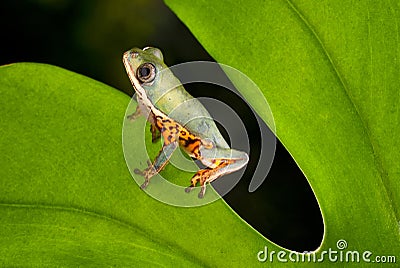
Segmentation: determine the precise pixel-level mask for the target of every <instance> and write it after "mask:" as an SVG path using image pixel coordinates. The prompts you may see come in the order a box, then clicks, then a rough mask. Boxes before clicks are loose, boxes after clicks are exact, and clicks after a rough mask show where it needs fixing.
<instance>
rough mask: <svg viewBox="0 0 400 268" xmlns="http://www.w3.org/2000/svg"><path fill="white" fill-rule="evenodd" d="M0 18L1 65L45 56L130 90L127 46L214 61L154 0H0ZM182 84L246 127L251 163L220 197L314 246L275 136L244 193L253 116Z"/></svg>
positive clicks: (297, 187) (291, 166) (261, 223)
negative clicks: (264, 164)
mask: <svg viewBox="0 0 400 268" xmlns="http://www.w3.org/2000/svg"><path fill="white" fill-rule="evenodd" d="M238 12H239V11H238ZM0 25H1V29H2V30H1V44H0V65H3V64H7V63H13V62H27V61H29V62H42V63H49V64H53V65H57V66H60V67H63V68H66V69H69V70H71V71H74V72H77V73H80V74H83V75H86V76H89V77H91V78H94V79H96V80H98V81H101V82H103V83H106V84H108V85H111V86H113V87H115V88H117V89H119V90H121V91H124V92H126V93H127V94H129V95H132V94H133V89H132V86H131V85H130V83H129V80H128V77H127V75H126V73H125V70H124V68H123V65H122V61H121V57H122V53H123V52H124V51H126V50H128V49H130V48H132V47H145V46H155V47H159V48H160V49H161V50H162V51H163V53H164V60H165V62H166V64H167V65H170V66H171V65H174V64H178V63H182V62H187V61H198V60H208V61H213V59H212V58H211V57H210V56H209V55H208V53H207V52H206V51H205V50H204V49H203V48H202V46H201V45H200V44H199V43H198V42H197V40H196V39H195V38H194V37H193V36H192V34H191V33H190V32H189V30H188V29H187V28H186V27H185V26H184V25H183V24H182V23H181V22H180V21H179V20H178V19H177V17H176V16H175V15H174V14H173V13H172V12H171V11H170V10H169V9H168V8H167V7H166V6H165V5H164V3H163V2H162V1H160V0H115V1H109V0H99V1H92V0H85V1H80V0H18V1H15V0H2V1H0ZM188 91H190V93H191V94H192V95H194V96H207V97H213V98H217V99H219V100H221V101H224V102H226V103H227V104H228V105H230V106H231V107H235V108H236V110H238V111H239V112H240V114H241V115H240V116H241V118H242V119H243V120H244V122H245V123H246V128H247V129H248V132H249V133H250V141H251V151H252V154H251V163H250V164H249V166H248V167H247V169H246V173H245V174H247V175H248V176H245V177H244V178H243V179H242V180H241V182H240V183H239V184H238V185H237V186H236V187H235V188H234V189H233V190H232V191H231V192H230V193H229V194H227V195H226V196H225V197H224V198H225V200H226V201H227V202H228V203H229V204H230V205H231V207H233V209H234V210H235V211H236V212H237V213H238V214H239V215H240V216H241V217H242V218H243V219H244V220H246V221H247V222H248V223H249V224H250V225H252V226H253V227H254V228H255V229H256V230H257V231H259V232H260V233H261V234H263V235H264V236H265V237H267V238H268V239H270V240H272V241H273V242H275V243H277V244H278V245H280V246H283V247H285V248H288V249H292V250H297V251H300V252H302V251H306V250H307V251H309V250H314V249H316V248H317V247H318V246H319V245H320V243H321V240H322V236H323V223H322V216H321V213H320V211H319V207H318V204H317V201H316V199H315V197H314V194H313V192H312V190H311V188H310V187H309V185H308V182H307V180H306V179H305V177H304V176H303V174H302V173H301V171H300V170H299V168H298V167H297V166H296V164H295V162H294V161H293V159H292V158H291V156H290V155H289V153H288V152H287V151H286V150H285V149H284V148H283V146H282V145H281V144H280V143H279V142H278V144H277V149H276V155H275V159H274V163H273V165H272V168H271V171H270V172H269V175H268V177H267V179H266V180H265V181H264V183H263V184H262V186H261V187H260V188H259V189H258V190H257V191H256V192H254V193H249V192H248V191H247V189H248V185H249V180H250V178H251V174H252V173H253V172H254V165H255V164H256V163H257V158H258V154H259V148H258V147H257V145H258V144H259V142H258V140H259V138H260V133H259V131H258V128H257V122H256V120H255V118H254V116H252V115H251V113H250V110H249V108H248V107H246V105H245V104H244V103H243V101H241V100H240V98H237V97H235V96H234V95H228V94H229V92H223V91H221V89H218V90H215V89H213V88H211V87H209V86H207V87H204V86H203V87H196V86H192V87H190V88H189V90H188ZM221 92H223V93H222V94H221Z"/></svg>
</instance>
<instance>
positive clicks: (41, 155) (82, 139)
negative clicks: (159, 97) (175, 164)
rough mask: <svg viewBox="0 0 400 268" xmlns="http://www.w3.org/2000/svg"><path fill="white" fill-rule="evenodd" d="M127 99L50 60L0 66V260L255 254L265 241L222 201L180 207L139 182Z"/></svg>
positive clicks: (177, 261)
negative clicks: (126, 134)
mask: <svg viewBox="0 0 400 268" xmlns="http://www.w3.org/2000/svg"><path fill="white" fill-rule="evenodd" d="M129 100H130V99H129V97H128V96H127V95H124V94H122V93H121V92H119V91H117V90H115V89H112V88H110V87H108V86H106V85H104V84H101V83H99V82H96V81H94V80H91V79H89V78H86V77H83V76H81V75H77V74H75V73H72V72H69V71H66V70H63V69H61V68H57V67H54V66H49V65H42V64H27V63H25V64H13V65H8V66H3V67H1V68H0V107H1V117H0V133H1V136H0V137H1V138H0V151H1V162H0V163H1V166H0V167H1V168H0V237H1V239H0V264H1V265H2V266H7V267H10V266H17V265H22V266H44V265H63V266H69V265H70V266H77V265H92V266H110V265H113V266H114V265H116V266H129V267H138V266H141V267H148V266H170V267H171V266H172V265H174V266H181V267H186V266H189V265H191V266H193V265H198V266H227V267H232V266H236V265H239V264H242V265H249V264H251V263H256V262H257V252H258V251H259V250H261V249H263V248H264V245H265V243H266V240H265V239H264V238H262V237H261V236H260V235H259V234H258V233H257V232H256V231H254V230H253V229H252V228H251V227H249V226H248V225H247V224H246V223H245V222H243V221H242V220H240V218H238V217H237V215H236V214H235V213H234V212H232V211H231V209H230V208H229V207H228V206H227V205H226V204H225V203H224V202H223V201H216V202H214V203H212V204H209V205H206V206H203V207H197V208H179V207H173V206H170V205H166V204H163V203H161V202H159V201H156V200H155V199H153V198H151V197H150V196H148V195H147V194H146V193H144V192H143V191H142V190H140V189H139V187H138V185H137V184H136V183H135V181H134V180H133V179H132V177H131V175H130V174H129V172H128V169H127V166H126V164H125V160H124V157H123V152H122V139H121V137H122V123H123V121H124V117H125V109H126V107H127V105H128V103H129ZM137 125H140V124H137ZM132 138H133V139H135V136H133V137H132ZM141 143H142V141H141V140H137V144H141ZM166 173H170V174H172V175H175V176H177V177H178V178H179V177H180V176H182V177H180V180H181V181H185V182H188V181H189V179H190V174H188V173H179V172H178V171H176V170H175V171H174V170H172V169H169V170H168V169H167V170H166ZM166 177H168V176H167V175H166ZM208 193H210V192H208ZM191 196H192V197H193V198H195V199H197V194H193V195H191ZM270 249H275V250H277V249H278V248H277V247H276V246H272V247H271V248H270Z"/></svg>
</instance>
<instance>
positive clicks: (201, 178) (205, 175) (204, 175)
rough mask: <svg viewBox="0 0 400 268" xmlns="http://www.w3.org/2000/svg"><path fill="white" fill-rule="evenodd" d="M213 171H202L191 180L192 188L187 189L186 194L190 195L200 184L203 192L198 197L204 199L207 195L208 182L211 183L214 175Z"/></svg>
mask: <svg viewBox="0 0 400 268" xmlns="http://www.w3.org/2000/svg"><path fill="white" fill-rule="evenodd" d="M212 173H213V172H212V169H201V170H199V171H197V173H196V174H195V175H194V176H193V177H192V179H191V180H190V186H189V187H187V188H186V189H185V192H187V193H190V192H191V191H192V190H193V189H194V188H195V187H196V184H197V183H198V182H200V186H201V190H200V192H199V195H198V197H199V198H203V197H204V194H205V193H206V182H207V181H209V179H210V176H211V175H212Z"/></svg>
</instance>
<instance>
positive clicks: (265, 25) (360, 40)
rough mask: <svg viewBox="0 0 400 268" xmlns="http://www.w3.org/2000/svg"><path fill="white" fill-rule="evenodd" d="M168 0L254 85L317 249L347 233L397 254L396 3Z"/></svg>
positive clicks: (399, 63)
mask: <svg viewBox="0 0 400 268" xmlns="http://www.w3.org/2000/svg"><path fill="white" fill-rule="evenodd" d="M166 2H167V4H168V5H169V7H170V8H171V9H172V10H173V11H174V12H175V13H176V14H177V15H178V17H179V18H180V19H181V20H182V21H183V22H184V23H185V24H186V25H187V26H188V28H189V29H190V30H191V31H192V32H193V34H194V35H195V37H196V38H197V39H198V40H199V41H200V42H201V43H202V45H203V46H204V47H205V48H206V49H207V51H208V52H209V53H210V54H211V55H212V56H213V57H214V58H215V59H216V60H217V61H219V62H221V63H224V64H228V65H230V66H232V67H235V68H237V69H239V70H241V71H242V72H244V73H245V74H247V75H248V76H249V77H250V78H251V79H252V80H253V81H254V82H255V83H256V84H257V85H258V86H259V87H260V88H261V90H262V92H263V93H264V95H265V97H266V98H267V100H268V102H269V104H270V106H271V109H272V112H273V114H274V118H275V123H276V128H277V130H276V133H277V136H278V138H279V139H280V140H281V141H282V143H283V144H284V145H285V146H286V148H287V150H288V151H289V152H290V153H291V155H292V156H293V158H294V159H295V160H296V162H297V163H298V165H299V167H300V168H301V170H302V171H303V172H304V174H305V176H306V177H307V179H308V180H309V182H310V184H311V186H312V188H313V190H314V192H315V195H316V197H317V199H318V202H319V204H320V207H321V210H322V214H323V217H324V223H325V237H324V241H323V245H322V247H321V248H320V251H323V250H327V249H328V248H332V249H336V241H338V240H339V239H345V240H346V241H347V243H348V247H349V249H352V250H359V251H361V252H362V251H364V250H370V251H372V252H373V253H374V254H375V255H377V254H381V255H384V254H386V255H388V254H397V255H398V258H400V232H399V223H400V222H399V220H400V209H399V207H400V180H399V177H400V164H399V163H400V150H399V149H400V146H399V145H400V142H399V136H400V119H399V118H400V109H399V107H400V103H399V102H400V94H399V89H400V42H399V39H400V38H399V36H400V32H399V25H400V3H399V1H307V0H303V1H301V0H293V1H291V0H287V1H284V0H279V1H261V0H253V1H206V0H202V1H179V0H166ZM228 75H229V73H228ZM231 79H232V80H233V82H234V83H236V85H237V87H238V89H239V90H240V92H241V93H242V94H243V95H244V96H245V97H246V98H247V99H248V100H249V102H250V103H251V104H252V105H254V107H255V108H256V109H257V110H258V111H259V113H260V114H262V111H263V107H262V106H260V105H259V104H258V102H257V99H255V98H254V97H253V96H255V95H254V93H253V92H251V91H249V90H247V88H245V87H243V86H242V85H241V84H240V81H235V76H231Z"/></svg>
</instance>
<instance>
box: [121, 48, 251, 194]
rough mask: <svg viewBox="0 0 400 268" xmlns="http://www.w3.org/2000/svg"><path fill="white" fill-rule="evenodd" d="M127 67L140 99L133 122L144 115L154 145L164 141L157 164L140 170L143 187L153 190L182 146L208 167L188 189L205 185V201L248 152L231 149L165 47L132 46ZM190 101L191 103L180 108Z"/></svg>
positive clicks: (126, 55)
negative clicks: (151, 185) (167, 61)
mask: <svg viewBox="0 0 400 268" xmlns="http://www.w3.org/2000/svg"><path fill="white" fill-rule="evenodd" d="M123 64H124V67H125V70H126V72H127V75H128V77H129V80H130V82H131V84H132V86H133V88H134V90H135V93H136V94H135V96H136V101H137V106H136V110H135V111H134V112H133V113H132V114H130V115H128V116H127V120H130V121H135V120H136V119H137V118H138V117H139V116H144V117H145V118H146V119H147V121H148V122H149V123H150V132H151V135H152V141H153V142H156V141H157V140H158V139H159V138H160V137H162V142H163V144H162V148H161V150H160V151H159V153H158V155H157V156H156V157H155V159H154V161H153V162H151V161H150V160H148V163H147V166H148V167H147V168H145V169H144V170H139V169H138V168H136V169H135V170H134V173H135V174H139V175H141V176H143V177H144V179H145V181H144V183H143V184H142V185H141V186H140V188H141V189H146V188H147V187H148V185H149V183H150V179H151V178H152V177H153V176H155V175H156V174H158V173H159V172H160V171H161V170H162V169H163V168H164V167H165V166H166V165H167V164H168V162H169V160H170V157H171V156H172V154H173V152H174V151H175V150H176V149H177V148H179V147H180V148H181V149H182V151H184V152H185V153H186V154H187V155H188V156H189V157H191V158H192V159H194V160H196V159H197V160H199V161H200V162H201V163H202V164H203V165H204V168H203V169H201V168H200V169H199V170H198V171H197V172H196V173H195V174H194V175H193V177H192V178H191V180H190V185H189V186H188V187H187V188H185V192H187V193H190V192H191V191H192V190H193V189H195V188H196V187H197V185H198V184H199V185H200V192H199V193H198V198H203V197H204V195H205V192H206V185H207V184H209V183H211V182H212V181H214V180H216V179H218V178H220V177H222V176H224V175H226V174H229V173H232V172H235V171H238V170H240V169H242V168H243V167H245V166H246V165H247V163H248V161H249V156H248V154H247V153H246V152H243V151H240V150H236V149H232V148H230V146H229V145H228V143H227V142H226V140H225V139H224V137H223V136H222V134H221V133H220V131H219V130H218V127H217V125H216V123H215V121H214V120H213V119H212V117H211V115H210V114H209V112H208V110H207V109H206V108H205V107H204V106H203V104H202V103H201V102H200V101H199V100H198V99H196V98H194V97H193V96H192V95H190V94H189V93H188V92H187V91H186V90H185V88H184V87H183V85H182V84H181V82H180V81H179V79H178V78H177V77H176V76H175V75H174V74H173V72H172V71H171V70H170V69H169V68H168V66H167V65H166V64H165V63H164V57H163V54H162V52H161V50H160V49H158V48H155V47H145V48H143V49H140V48H132V49H130V50H128V51H126V52H125V53H124V54H123ZM185 103H186V104H189V105H186V106H184V108H183V109H182V108H181V109H179V107H180V106H181V105H182V104H185Z"/></svg>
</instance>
